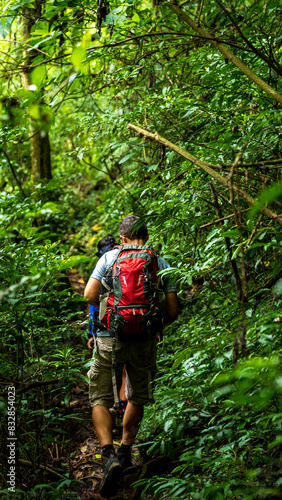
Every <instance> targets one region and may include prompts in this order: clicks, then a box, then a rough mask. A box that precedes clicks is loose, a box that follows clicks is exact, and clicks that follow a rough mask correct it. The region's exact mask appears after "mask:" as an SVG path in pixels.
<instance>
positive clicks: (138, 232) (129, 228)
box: [119, 215, 148, 240]
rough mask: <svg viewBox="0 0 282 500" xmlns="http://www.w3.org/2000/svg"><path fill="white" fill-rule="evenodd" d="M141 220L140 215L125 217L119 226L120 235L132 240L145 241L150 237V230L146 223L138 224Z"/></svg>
mask: <svg viewBox="0 0 282 500" xmlns="http://www.w3.org/2000/svg"><path fill="white" fill-rule="evenodd" d="M139 219H140V217H139V216H138V215H128V216H127V217H125V218H124V219H123V220H122V221H121V223H120V225H119V234H120V235H121V236H126V238H129V239H131V240H135V239H141V240H145V238H146V237H147V236H148V230H147V227H146V226H145V224H144V222H143V223H142V224H137V221H138V220H139Z"/></svg>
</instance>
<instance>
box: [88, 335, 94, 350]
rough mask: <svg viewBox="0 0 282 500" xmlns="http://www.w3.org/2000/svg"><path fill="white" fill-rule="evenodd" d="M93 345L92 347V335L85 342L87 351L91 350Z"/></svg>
mask: <svg viewBox="0 0 282 500" xmlns="http://www.w3.org/2000/svg"><path fill="white" fill-rule="evenodd" d="M93 347H94V339H93V337H90V338H89V339H88V342H87V349H88V350H89V351H93Z"/></svg>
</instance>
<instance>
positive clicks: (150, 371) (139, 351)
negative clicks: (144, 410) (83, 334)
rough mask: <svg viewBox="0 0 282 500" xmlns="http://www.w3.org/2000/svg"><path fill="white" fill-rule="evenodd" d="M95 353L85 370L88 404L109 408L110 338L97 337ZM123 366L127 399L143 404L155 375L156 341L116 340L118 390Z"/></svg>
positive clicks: (146, 399)
mask: <svg viewBox="0 0 282 500" xmlns="http://www.w3.org/2000/svg"><path fill="white" fill-rule="evenodd" d="M97 349H98V356H97V357H95V358H94V363H93V365H92V366H91V368H90V370H89V372H88V373H87V375H88V377H89V398H90V405H91V406H95V405H103V406H107V407H108V408H110V407H111V406H112V405H113V403H114V395H113V385H112V338H110V337H100V338H98V339H97ZM124 365H125V366H126V374H127V391H128V394H127V396H128V399H129V400H130V401H131V402H132V403H135V404H139V405H143V404H146V403H148V402H149V401H151V400H152V398H153V394H152V384H151V382H152V381H153V380H154V378H155V374H156V341H155V339H153V340H148V341H145V342H138V343H136V342H122V341H117V343H116V380H117V389H118V392H119V390H120V387H121V383H122V372H123V367H124Z"/></svg>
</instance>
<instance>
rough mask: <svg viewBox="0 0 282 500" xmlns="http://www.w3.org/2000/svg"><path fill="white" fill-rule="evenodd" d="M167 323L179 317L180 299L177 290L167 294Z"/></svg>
mask: <svg viewBox="0 0 282 500" xmlns="http://www.w3.org/2000/svg"><path fill="white" fill-rule="evenodd" d="M165 299H166V300H165V312H166V314H165V323H170V322H171V321H174V320H175V319H176V318H177V317H178V312H179V311H178V301H177V293H176V292H167V293H166V294H165Z"/></svg>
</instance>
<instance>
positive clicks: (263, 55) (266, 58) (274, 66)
mask: <svg viewBox="0 0 282 500" xmlns="http://www.w3.org/2000/svg"><path fill="white" fill-rule="evenodd" d="M215 2H216V3H217V5H218V6H219V7H220V8H221V9H222V10H223V11H224V12H225V14H226V15H227V17H229V19H230V21H231V23H232V24H233V26H234V28H235V29H236V30H237V31H238V33H239V35H240V36H241V38H242V40H244V42H245V43H246V44H247V45H248V47H250V49H251V51H252V52H253V53H254V54H256V55H257V56H258V57H260V58H261V59H262V60H263V61H264V62H266V64H268V66H269V67H271V68H273V69H274V70H275V71H276V73H278V74H279V75H280V76H282V69H281V68H280V66H279V65H278V64H275V61H271V59H269V57H267V56H266V55H265V54H263V52H261V51H260V50H258V49H257V48H256V47H255V46H254V45H253V44H252V43H251V42H250V41H249V40H248V38H247V37H245V35H244V33H243V32H242V30H241V28H240V27H239V26H238V24H237V23H236V22H235V21H234V19H233V17H232V16H231V14H230V12H229V11H228V10H227V9H226V8H225V7H224V5H223V4H222V3H221V2H220V0H215Z"/></svg>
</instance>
